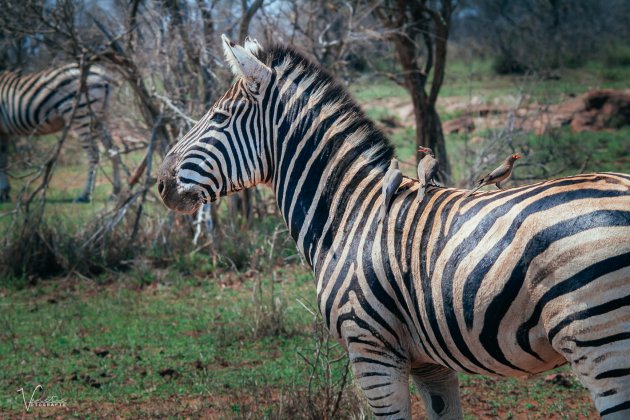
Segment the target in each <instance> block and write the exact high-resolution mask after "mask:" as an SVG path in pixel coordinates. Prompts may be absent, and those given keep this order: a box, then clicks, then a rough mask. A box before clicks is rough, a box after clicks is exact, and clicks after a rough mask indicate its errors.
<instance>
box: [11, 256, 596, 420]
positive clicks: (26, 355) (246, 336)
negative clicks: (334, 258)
mask: <svg viewBox="0 0 630 420" xmlns="http://www.w3.org/2000/svg"><path fill="white" fill-rule="evenodd" d="M151 273H152V275H151V276H150V277H148V278H147V277H145V276H146V273H143V272H131V273H128V274H127V275H124V276H119V277H118V278H117V279H116V280H114V281H113V282H108V283H107V284H106V285H102V284H97V283H94V282H92V281H87V280H84V279H79V278H69V279H66V280H64V281H60V280H55V281H46V282H44V283H42V284H40V285H39V286H38V287H37V288H27V289H21V290H15V289H2V290H0V292H1V296H2V298H1V299H0V305H1V306H2V312H1V313H2V315H1V316H0V325H1V326H2V328H1V329H0V363H1V364H2V366H3V370H2V372H1V373H0V389H4V390H16V389H19V388H22V387H24V388H25V389H27V390H31V389H34V387H35V386H36V385H37V384H42V385H43V386H44V387H45V390H46V392H47V393H48V395H52V394H54V395H56V396H58V397H59V398H63V399H64V400H65V401H66V402H67V405H68V410H67V411H66V414H67V415H68V414H74V415H82V414H85V413H91V412H92V413H93V412H95V413H96V414H97V416H98V413H99V412H100V413H101V414H102V413H103V412H101V411H100V410H105V409H114V410H115V411H114V412H113V414H116V415H122V416H132V417H134V416H136V415H146V414H147V413H149V412H153V413H155V414H154V415H156V414H157V413H162V414H164V413H172V414H177V413H182V412H184V411H186V410H189V409H190V407H188V406H187V405H186V404H185V402H186V401H195V404H197V405H195V407H197V409H195V410H196V411H195V410H193V411H192V414H193V415H194V414H195V413H196V414H197V415H202V414H201V413H206V414H208V413H209V412H211V413H214V415H217V416H220V417H240V416H241V415H243V416H247V415H254V417H260V416H264V413H267V414H270V413H275V414H276V415H278V410H279V409H280V408H279V407H280V406H281V405H282V404H288V403H287V402H286V401H287V400H286V399H285V400H282V398H287V396H290V395H293V394H292V393H295V392H296V390H305V389H306V387H307V382H308V377H309V375H308V372H309V369H308V366H307V364H306V363H305V362H304V361H303V359H302V357H301V356H300V354H302V355H304V356H305V357H307V358H312V357H313V355H314V348H315V338H314V333H313V326H314V324H313V316H312V314H311V313H309V311H307V310H306V309H305V308H304V307H303V306H302V303H304V304H305V305H306V306H307V307H310V308H315V307H316V306H315V285H314V284H313V280H312V275H311V274H310V272H309V271H308V270H307V269H306V268H300V267H297V266H289V267H287V268H276V269H274V270H271V271H269V272H268V273H267V274H264V275H262V276H261V277H260V281H261V282H262V289H257V287H258V286H257V277H256V274H252V273H249V274H246V275H245V274H244V273H241V274H237V273H231V272H223V274H221V275H216V276H206V277H205V278H203V277H200V276H199V275H194V276H193V275H191V276H186V275H182V274H180V273H179V272H178V271H177V270H175V269H169V270H163V269H162V270H152V271H151ZM272 279H275V284H274V292H273V295H272V294H271V292H270V290H271V287H270V286H271V285H270V281H272ZM257 290H262V291H263V293H262V297H261V296H260V295H259V292H257ZM272 300H273V301H276V303H278V304H280V305H281V306H282V308H283V314H284V315H283V318H282V324H283V332H282V333H272V334H271V333H269V331H268V330H264V329H263V330H260V331H257V330H256V328H257V327H256V325H257V323H256V319H257V318H260V317H261V315H260V308H267V310H268V308H269V304H270V302H271V301H272ZM298 300H299V301H298ZM300 302H302V303H300ZM566 370H567V369H566V368H563V369H561V371H566ZM341 372H342V371H341V370H339V369H334V370H333V375H334V376H335V377H336V378H338V377H339V375H340V374H341ZM460 380H461V394H462V400H463V404H464V410H465V412H466V413H467V414H468V415H471V414H473V413H474V414H475V416H499V417H505V415H506V413H508V412H512V413H515V415H523V414H524V413H525V414H526V413H529V415H534V416H535V415H538V414H542V413H556V414H561V415H566V416H570V417H575V416H578V415H592V414H593V409H592V405H591V404H590V401H589V399H588V396H587V394H586V392H585V391H584V390H583V389H582V388H581V387H580V386H579V385H578V384H577V382H576V381H575V380H574V379H572V378H569V380H570V381H571V386H570V387H568V388H565V387H559V386H557V385H553V384H549V383H547V382H545V381H544V379H543V378H542V377H537V378H535V379H532V380H527V381H525V380H519V379H492V378H485V377H481V376H471V375H463V374H462V375H460ZM29 392H30V391H29ZM259 394H264V395H268V399H266V398H267V397H265V398H262V400H260V401H252V399H251V398H252V396H256V395H259ZM282 396H284V397H282ZM293 398H298V400H297V403H298V404H300V401H301V404H304V402H303V401H302V400H301V398H303V397H293ZM413 400H414V407H415V410H416V413H418V411H419V410H420V409H421V408H420V407H421V403H420V402H419V397H418V396H417V395H416V394H414V396H413ZM294 403H295V401H294ZM108 407H109V408H108ZM112 407H114V408H112ZM156 407H158V408H156ZM39 410H44V409H41V408H40V409H39ZM151 410H157V411H151ZM213 410H214V411H213ZM21 412H23V406H22V404H21V400H20V395H19V394H15V393H14V392H13V391H11V392H8V391H7V392H5V393H4V395H3V396H2V398H0V413H4V414H5V415H7V414H11V415H18V414H19V413H21ZM38 412H39V413H44V411H38ZM248 413H249V414H248ZM202 416H203V415H202Z"/></svg>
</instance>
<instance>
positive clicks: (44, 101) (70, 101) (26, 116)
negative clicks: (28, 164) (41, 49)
mask: <svg viewBox="0 0 630 420" xmlns="http://www.w3.org/2000/svg"><path fill="white" fill-rule="evenodd" d="M80 76H81V69H80V67H79V65H78V64H68V65H64V66H61V67H58V68H54V69H47V70H43V71H40V72H36V73H28V74H21V73H20V72H19V71H4V72H2V73H0V201H5V200H7V199H8V198H9V190H10V185H9V179H8V177H7V174H6V170H7V160H8V158H7V154H8V147H9V140H10V138H11V137H13V136H33V135H44V134H51V133H56V132H59V131H61V130H62V129H63V128H64V127H65V126H66V125H68V124H72V128H73V130H74V131H75V132H76V134H77V136H78V138H79V141H80V142H81V145H82V147H83V149H84V150H85V152H86V153H87V156H88V162H89V166H88V174H87V180H86V182H85V187H84V188H83V192H82V193H81V195H80V196H79V197H78V198H76V200H75V201H77V202H89V201H90V199H91V195H92V191H93V189H94V183H95V178H96V169H97V165H98V162H99V150H98V144H97V143H96V141H95V138H96V137H97V136H100V138H101V141H102V143H103V145H104V146H105V148H106V149H107V151H108V152H109V154H110V158H111V161H112V166H113V193H114V194H115V195H116V194H118V193H119V192H120V175H119V165H120V156H119V155H118V153H117V150H116V148H115V147H114V146H113V144H112V140H111V138H110V137H109V134H108V133H107V132H106V130H105V129H104V128H103V125H102V121H101V120H102V119H103V117H104V114H105V112H106V110H107V107H108V99H109V94H110V85H111V81H110V79H109V78H108V77H107V74H106V72H105V70H104V69H103V68H101V67H98V66H95V65H93V66H90V68H89V70H88V74H87V76H86V82H85V93H84V94H82V95H81V97H80V99H79V101H78V103H77V107H76V108H77V109H76V112H75V115H74V120H73V121H69V120H70V118H71V116H72V110H73V107H74V104H75V98H76V96H77V93H78V89H79V84H80V80H79V79H80Z"/></svg>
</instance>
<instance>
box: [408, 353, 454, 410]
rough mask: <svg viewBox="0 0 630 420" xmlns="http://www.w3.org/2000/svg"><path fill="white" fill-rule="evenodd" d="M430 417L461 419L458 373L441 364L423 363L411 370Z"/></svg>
mask: <svg viewBox="0 0 630 420" xmlns="http://www.w3.org/2000/svg"><path fill="white" fill-rule="evenodd" d="M411 377H412V378H413V381H414V383H415V384H416V387H417V388H418V390H419V391H420V395H421V396H422V400H423V401H424V407H425V411H426V413H427V418H429V419H461V418H462V408H461V404H460V399H459V383H458V381H457V374H456V373H455V372H454V371H452V370H451V369H448V368H446V367H443V366H440V365H423V366H421V367H418V368H414V369H412V370H411Z"/></svg>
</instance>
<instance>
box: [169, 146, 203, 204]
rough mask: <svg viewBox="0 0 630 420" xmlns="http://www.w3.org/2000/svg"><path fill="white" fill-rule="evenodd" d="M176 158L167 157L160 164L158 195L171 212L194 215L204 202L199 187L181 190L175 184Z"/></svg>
mask: <svg viewBox="0 0 630 420" xmlns="http://www.w3.org/2000/svg"><path fill="white" fill-rule="evenodd" d="M177 164H178V159H177V156H174V155H169V156H167V157H166V158H165V159H164V162H162V167H161V168H160V174H159V175H158V193H159V194H160V197H162V201H163V202H164V204H165V205H166V207H168V208H169V209H171V210H175V211H177V212H180V213H194V212H195V211H196V210H197V209H198V208H199V207H200V206H201V205H202V204H203V203H204V202H205V199H204V196H203V193H202V192H201V187H198V188H195V187H194V186H193V187H191V188H186V189H182V188H181V187H180V186H179V185H178V184H177Z"/></svg>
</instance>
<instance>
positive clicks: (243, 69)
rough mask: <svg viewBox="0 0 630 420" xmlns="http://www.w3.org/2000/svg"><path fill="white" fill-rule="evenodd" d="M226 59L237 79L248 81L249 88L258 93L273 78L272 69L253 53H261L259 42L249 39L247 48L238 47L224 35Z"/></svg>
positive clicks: (246, 42) (246, 43)
mask: <svg viewBox="0 0 630 420" xmlns="http://www.w3.org/2000/svg"><path fill="white" fill-rule="evenodd" d="M221 39H222V40H223V49H224V51H225V59H226V60H227V62H228V64H229V65H230V68H231V69H232V73H234V75H235V76H237V77H243V78H245V79H246V80H247V82H248V83H247V86H248V87H251V88H252V90H254V91H255V92H254V93H258V91H259V90H260V88H261V86H263V85H265V84H266V83H267V82H268V81H269V78H270V77H271V69H270V68H269V67H267V66H266V65H265V64H264V63H263V62H262V61H260V60H259V59H258V58H256V57H255V56H254V54H253V53H257V52H258V51H259V49H260V48H261V47H260V44H259V43H258V42H257V41H252V40H250V39H248V40H247V41H245V47H241V46H240V45H236V44H235V43H234V42H232V41H230V40H229V39H228V37H227V36H225V35H222V36H221Z"/></svg>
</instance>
